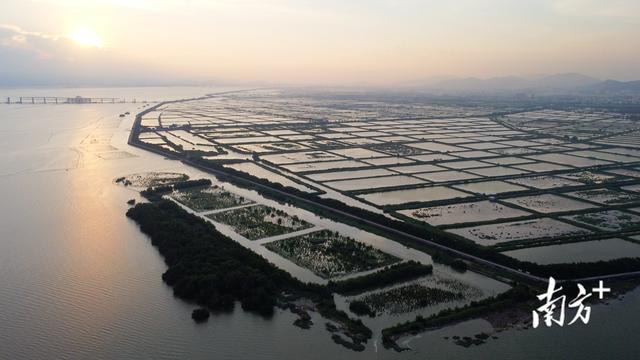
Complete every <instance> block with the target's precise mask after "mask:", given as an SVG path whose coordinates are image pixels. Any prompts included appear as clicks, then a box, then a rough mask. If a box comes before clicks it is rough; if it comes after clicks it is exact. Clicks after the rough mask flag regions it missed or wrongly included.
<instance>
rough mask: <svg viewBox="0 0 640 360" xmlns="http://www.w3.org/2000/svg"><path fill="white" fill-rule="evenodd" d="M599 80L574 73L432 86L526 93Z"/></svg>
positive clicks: (511, 77) (577, 85)
mask: <svg viewBox="0 0 640 360" xmlns="http://www.w3.org/2000/svg"><path fill="white" fill-rule="evenodd" d="M600 82H601V80H599V79H596V78H593V77H590V76H587V75H582V74H576V73H566V74H555V75H548V76H542V77H539V78H534V79H528V78H523V77H517V76H504V77H493V78H488V79H479V78H464V79H449V80H445V81H441V82H439V83H437V84H435V85H433V88H434V89H440V90H454V91H472V92H476V91H485V92H493V91H526V90H574V89H578V88H584V87H587V86H593V85H596V84H598V83H600Z"/></svg>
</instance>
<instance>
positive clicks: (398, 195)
mask: <svg viewBox="0 0 640 360" xmlns="http://www.w3.org/2000/svg"><path fill="white" fill-rule="evenodd" d="M469 196H471V195H470V194H468V193H466V192H462V191H458V190H455V189H451V188H448V187H445V186H433V187H423V188H417V189H408V190H395V191H385V192H376V193H370V194H365V195H360V196H358V197H359V198H362V199H364V200H366V201H369V202H371V203H373V204H375V205H379V206H384V205H397V204H404V203H410V202H429V201H436V200H446V199H454V198H464V197H469Z"/></svg>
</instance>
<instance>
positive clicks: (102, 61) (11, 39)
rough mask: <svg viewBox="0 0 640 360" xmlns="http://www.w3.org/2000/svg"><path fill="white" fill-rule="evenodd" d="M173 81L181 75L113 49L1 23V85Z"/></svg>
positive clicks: (131, 83) (110, 84) (115, 83)
mask: <svg viewBox="0 0 640 360" xmlns="http://www.w3.org/2000/svg"><path fill="white" fill-rule="evenodd" d="M159 79H160V80H159ZM182 80H183V79H182ZM172 81H177V78H176V77H172V76H171V75H170V74H166V73H164V72H163V71H161V70H160V69H153V68H152V67H149V66H147V65H145V64H138V63H135V62H132V61H128V60H127V59H123V58H120V57H119V56H118V55H117V54H115V53H112V52H111V51H109V50H105V49H100V48H95V47H80V46H78V45H77V44H75V43H74V42H73V41H72V40H70V39H69V38H67V37H66V36H63V35H60V34H46V33H40V32H32V31H28V30H25V29H22V28H20V27H18V26H15V25H10V24H0V86H4V87H7V86H23V85H104V86H112V85H133V84H153V83H171V82H172Z"/></svg>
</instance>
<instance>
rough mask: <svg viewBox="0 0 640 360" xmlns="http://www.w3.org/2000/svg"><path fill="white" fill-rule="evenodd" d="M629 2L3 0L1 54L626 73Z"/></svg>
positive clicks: (267, 67)
mask: <svg viewBox="0 0 640 360" xmlns="http://www.w3.org/2000/svg"><path fill="white" fill-rule="evenodd" d="M638 14H640V2H639V1H636V0H609V1H597V0H523V1H508V0H460V1H436V0H424V1H420V0H397V1H392V0H369V1H364V0H357V1H338V0H327V1H311V0H299V1H293V0H212V1H203V0H191V1H178V0H158V1H151V0H129V1H125V0H120V1H118V0H113V1H108V0H96V1H80V0H57V1H54V0H39V1H26V0H21V1H14V0H7V1H2V2H1V3H0V55H1V56H0V62H2V65H3V67H4V68H5V69H8V68H16V69H17V70H14V72H13V73H14V75H13V77H16V76H17V75H15V72H16V71H19V70H20V69H19V68H18V66H19V65H20V64H23V65H24V64H31V66H33V67H35V68H38V69H39V68H45V67H48V66H49V67H51V68H55V69H56V70H57V71H59V72H60V73H64V72H65V71H71V70H72V69H78V67H79V68H81V69H83V68H86V69H89V68H91V67H94V68H95V67H96V66H97V67H100V68H101V69H102V71H103V72H104V73H107V74H111V75H110V76H119V75H118V71H124V70H122V69H128V70H127V71H129V72H131V73H139V74H143V73H145V74H146V73H148V76H149V77H153V76H165V77H166V78H167V79H169V78H171V79H203V80H205V79H223V80H238V81H269V82H282V83H301V84H306V83H319V84H358V83H371V84H394V83H398V82H406V81H414V80H418V79H425V78H429V77H437V76H459V77H466V76H476V77H491V76H507V75H522V76H529V75H538V74H551V73H562V72H580V73H584V74H587V75H590V76H595V77H599V78H613V79H619V80H633V79H640V66H637V64H638V63H640V46H637V44H638V38H640V16H638ZM68 40H71V44H69V43H68V42H69V41H68ZM118 69H120V70H118ZM5 71H7V70H5ZM75 71H77V70H75ZM86 71H89V70H86Z"/></svg>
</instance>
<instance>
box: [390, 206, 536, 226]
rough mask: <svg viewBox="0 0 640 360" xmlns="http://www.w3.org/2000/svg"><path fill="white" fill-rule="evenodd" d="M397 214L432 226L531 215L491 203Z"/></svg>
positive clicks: (423, 209) (432, 208) (442, 207)
mask: <svg viewBox="0 0 640 360" xmlns="http://www.w3.org/2000/svg"><path fill="white" fill-rule="evenodd" d="M398 212H399V213H400V214H403V215H406V216H409V217H411V218H414V219H416V220H420V221H424V222H426V223H428V224H430V225H434V226H438V225H449V224H461V223H468V222H478V221H490V220H497V219H505V218H514V217H520V216H527V215H531V213H529V212H526V211H523V210H519V209H514V208H511V207H508V206H505V205H502V204H499V203H496V202H491V201H478V202H469V203H460V204H451V205H442V206H434V207H428V208H420V209H410V210H401V211H398Z"/></svg>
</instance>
